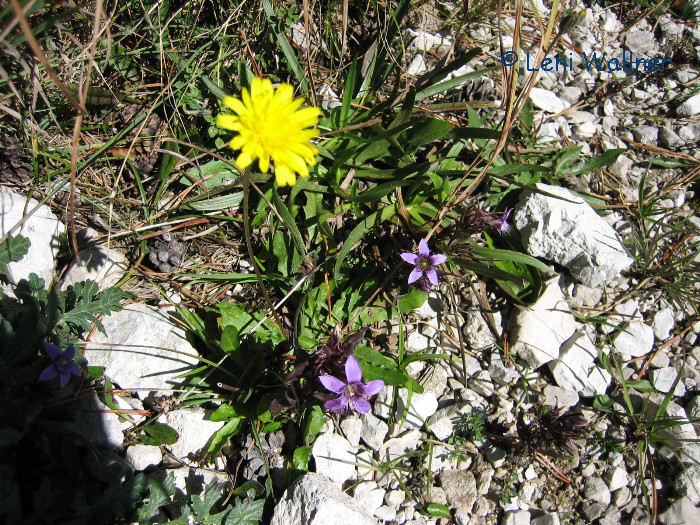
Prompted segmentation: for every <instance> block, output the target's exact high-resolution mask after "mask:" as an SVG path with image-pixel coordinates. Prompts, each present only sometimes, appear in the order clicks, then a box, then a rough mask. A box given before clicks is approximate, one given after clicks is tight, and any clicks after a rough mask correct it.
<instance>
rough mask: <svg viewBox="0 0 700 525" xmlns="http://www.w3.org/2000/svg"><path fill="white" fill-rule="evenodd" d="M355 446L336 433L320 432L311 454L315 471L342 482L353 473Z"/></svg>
mask: <svg viewBox="0 0 700 525" xmlns="http://www.w3.org/2000/svg"><path fill="white" fill-rule="evenodd" d="M355 452H356V450H355V447H353V446H352V445H351V444H350V442H349V441H348V440H347V439H345V438H344V437H343V436H339V435H338V434H331V433H326V434H321V435H319V436H318V437H317V438H316V441H314V444H313V448H312V449H311V454H312V455H313V457H314V460H315V461H316V472H318V473H319V474H323V475H324V476H325V477H327V478H328V479H330V480H331V481H334V482H335V483H339V484H342V483H344V482H345V481H347V480H349V479H350V478H352V477H353V475H354V474H355Z"/></svg>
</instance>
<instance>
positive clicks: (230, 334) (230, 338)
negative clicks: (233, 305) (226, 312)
mask: <svg viewBox="0 0 700 525" xmlns="http://www.w3.org/2000/svg"><path fill="white" fill-rule="evenodd" d="M239 346H240V334H239V333H238V330H237V329H236V327H235V326H231V325H225V326H224V327H223V330H222V331H221V350H223V351H224V353H225V354H227V355H233V354H235V353H236V352H237V351H238V348H239ZM239 364H240V363H239Z"/></svg>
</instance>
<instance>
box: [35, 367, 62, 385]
mask: <svg viewBox="0 0 700 525" xmlns="http://www.w3.org/2000/svg"><path fill="white" fill-rule="evenodd" d="M57 375H58V369H57V368H56V367H55V366H53V365H49V366H47V367H46V368H44V369H43V370H42V371H41V374H39V381H48V380H49V379H53V378H54V377H56V376H57Z"/></svg>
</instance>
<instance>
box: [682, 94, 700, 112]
mask: <svg viewBox="0 0 700 525" xmlns="http://www.w3.org/2000/svg"><path fill="white" fill-rule="evenodd" d="M698 113H700V95H693V96H692V97H690V98H689V99H688V100H686V101H685V102H683V104H681V105H680V106H678V107H677V108H676V115H678V116H679V117H693V116H695V115H697V114H698Z"/></svg>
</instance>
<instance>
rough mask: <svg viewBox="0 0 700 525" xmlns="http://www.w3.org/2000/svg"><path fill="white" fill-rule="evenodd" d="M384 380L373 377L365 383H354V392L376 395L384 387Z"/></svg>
mask: <svg viewBox="0 0 700 525" xmlns="http://www.w3.org/2000/svg"><path fill="white" fill-rule="evenodd" d="M384 386H385V384H384V381H382V380H381V379H375V380H374V381H370V382H369V383H366V384H360V385H355V392H357V393H358V394H360V395H363V396H376V395H377V394H378V393H379V392H381V390H382V388H384Z"/></svg>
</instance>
